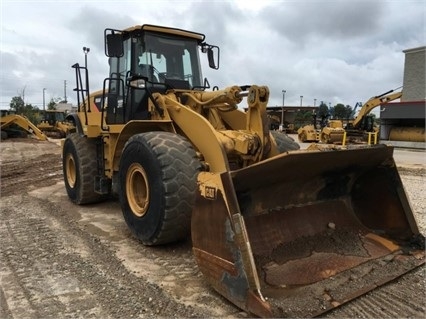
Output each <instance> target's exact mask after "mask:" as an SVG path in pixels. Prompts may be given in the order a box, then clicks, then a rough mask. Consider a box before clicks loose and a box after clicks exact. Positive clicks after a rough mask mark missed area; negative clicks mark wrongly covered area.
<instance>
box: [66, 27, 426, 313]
mask: <svg viewBox="0 0 426 319" xmlns="http://www.w3.org/2000/svg"><path fill="white" fill-rule="evenodd" d="M104 37H105V53H106V55H107V56H108V57H109V65H110V72H109V76H108V77H107V78H106V79H105V80H104V84H103V89H102V96H101V100H102V102H101V103H100V104H99V103H98V105H97V106H94V105H92V104H93V103H91V101H93V100H94V99H95V98H96V99H98V98H99V96H98V94H99V93H97V96H96V97H93V96H91V95H90V94H89V88H88V85H87V83H89V81H88V72H87V68H86V67H81V66H80V65H78V64H75V65H73V68H74V69H75V73H76V77H77V88H76V91H77V92H78V96H79V97H78V105H79V110H78V112H77V113H76V114H71V115H70V116H69V121H72V122H73V123H74V126H75V130H74V132H73V133H71V134H69V135H68V136H67V137H66V139H65V141H64V144H63V172H64V179H65V187H66V191H67V193H68V196H69V198H70V199H71V201H73V202H75V203H76V204H86V203H95V202H99V201H102V200H104V199H107V198H109V197H110V196H113V195H118V198H119V201H120V205H121V209H122V213H123V216H124V220H125V221H126V223H127V225H128V227H129V229H130V230H131V232H132V233H133V234H134V236H136V237H137V238H138V239H139V240H140V241H141V242H142V243H143V244H145V245H159V244H167V243H170V242H174V241H177V240H180V239H183V238H186V237H187V236H188V234H189V233H190V234H191V237H192V244H193V253H194V256H195V260H196V262H197V264H198V266H199V268H200V270H201V271H202V273H203V274H204V276H205V278H206V279H207V280H208V282H210V284H211V285H212V286H213V287H214V288H215V289H216V290H217V291H218V292H219V293H220V294H221V295H223V296H224V297H226V298H227V299H229V300H230V301H231V302H232V303H234V304H235V305H236V306H238V307H240V308H241V309H244V310H245V311H247V312H249V313H250V314H251V315H256V316H265V317H285V316H288V317H303V316H314V315H318V314H320V313H323V312H325V311H327V310H329V309H331V308H334V307H337V306H339V305H341V304H343V303H345V302H347V301H349V300H351V299H353V298H355V297H357V296H359V295H362V294H365V293H366V292H367V291H369V290H371V289H374V288H375V287H377V286H378V285H381V284H383V283H385V282H387V281H390V280H392V279H394V278H396V277H398V276H400V275H402V274H404V273H406V272H407V271H409V270H411V269H413V268H415V267H417V266H419V265H421V264H423V263H424V251H423V248H424V237H423V236H422V235H421V234H420V233H419V230H418V228H417V224H416V220H415V218H414V216H413V212H412V210H411V207H410V204H409V201H408V199H407V195H406V193H405V191H404V188H403V185H402V182H401V179H400V177H399V174H398V171H397V169H396V167H395V162H394V160H393V148H392V147H388V146H386V145H377V146H369V147H357V148H351V147H349V148H347V149H338V148H334V149H333V148H328V149H321V148H318V149H317V150H300V149H299V146H298V144H296V143H295V142H294V141H293V140H292V139H290V138H289V137H288V136H287V135H285V134H283V133H281V132H275V131H273V132H270V131H269V123H268V117H267V112H266V106H267V103H268V98H269V90H268V87H266V86H259V85H244V86H237V85H235V86H230V87H226V88H223V89H219V88H217V87H214V88H213V89H210V85H209V83H208V81H207V80H206V79H204V80H203V78H202V75H201V69H200V65H201V64H200V59H199V56H200V52H201V53H205V54H206V55H207V58H208V62H209V66H210V67H211V68H214V69H217V68H218V67H219V65H218V62H219V59H218V58H219V48H218V47H217V46H214V45H210V44H207V43H206V42H205V41H204V35H203V34H201V33H196V32H190V31H185V30H181V29H175V28H168V27H161V26H153V25H142V26H135V27H131V28H128V29H125V30H114V29H106V30H105V34H104ZM243 100H244V101H245V103H246V105H244V106H242V107H239V104H241V103H242V102H243ZM244 108H246V109H247V111H243V110H244Z"/></svg>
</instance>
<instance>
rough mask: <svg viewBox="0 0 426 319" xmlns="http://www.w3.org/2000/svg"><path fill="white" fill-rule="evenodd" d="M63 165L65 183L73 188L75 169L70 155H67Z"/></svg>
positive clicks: (75, 175) (75, 178)
mask: <svg viewBox="0 0 426 319" xmlns="http://www.w3.org/2000/svg"><path fill="white" fill-rule="evenodd" d="M65 164H66V165H65V174H66V175H67V183H68V185H69V186H70V187H71V188H74V187H75V183H76V180H77V171H76V169H75V161H74V157H73V156H72V154H67V156H66V158H65Z"/></svg>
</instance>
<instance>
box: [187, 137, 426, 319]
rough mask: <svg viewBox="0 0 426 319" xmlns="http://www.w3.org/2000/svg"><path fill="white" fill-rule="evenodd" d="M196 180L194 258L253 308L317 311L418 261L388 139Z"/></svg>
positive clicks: (272, 312) (287, 313) (276, 312)
mask: <svg viewBox="0 0 426 319" xmlns="http://www.w3.org/2000/svg"><path fill="white" fill-rule="evenodd" d="M198 181H199V188H200V195H199V196H198V199H197V205H196V209H195V211H194V212H193V216H192V241H193V251H194V256H195V259H196V261H197V264H198V265H199V268H200V269H201V271H202V273H203V274H204V276H205V277H206V278H207V280H208V281H209V282H210V284H211V285H212V286H213V287H214V288H215V289H216V290H217V291H218V292H219V293H220V294H221V295H223V296H224V297H226V298H227V299H229V300H230V301H231V302H233V303H234V304H235V305H237V306H238V307H240V308H241V309H244V310H246V311H248V312H249V313H251V314H254V315H257V316H262V317H312V316H316V315H319V314H321V313H324V312H326V311H328V310H330V309H332V308H335V307H338V306H339V305H341V304H343V303H345V302H347V301H349V300H351V299H354V298H356V297H358V296H360V295H363V294H365V293H366V292H368V291H370V290H372V289H374V288H376V287H378V286H380V285H383V284H384V283H386V282H388V281H390V280H393V279H394V278H396V277H398V276H401V275H402V274H404V273H406V272H408V271H410V270H412V269H414V268H416V267H418V266H419V265H421V264H423V263H424V261H425V260H424V257H425V256H424V237H423V236H422V235H420V234H419V230H418V228H417V224H416V221H415V218H414V216H413V213H412V210H411V208H410V204H409V202H408V199H407V195H406V193H405V191H404V188H403V185H402V183H401V179H400V176H399V174H398V171H397V169H396V167H395V162H394V160H393V148H392V147H388V146H385V145H375V146H371V147H363V148H353V149H347V150H327V151H320V150H313V151H294V152H289V153H284V154H280V155H278V156H277V157H274V158H272V159H268V160H265V161H263V162H260V163H258V164H255V165H252V166H250V167H247V168H244V169H240V170H237V171H231V172H224V173H221V174H215V173H208V172H203V173H200V175H199V177H198Z"/></svg>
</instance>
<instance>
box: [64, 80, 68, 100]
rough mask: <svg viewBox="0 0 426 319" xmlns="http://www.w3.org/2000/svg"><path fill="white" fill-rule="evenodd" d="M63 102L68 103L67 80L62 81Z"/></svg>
mask: <svg viewBox="0 0 426 319" xmlns="http://www.w3.org/2000/svg"><path fill="white" fill-rule="evenodd" d="M64 102H65V103H68V101H67V80H64Z"/></svg>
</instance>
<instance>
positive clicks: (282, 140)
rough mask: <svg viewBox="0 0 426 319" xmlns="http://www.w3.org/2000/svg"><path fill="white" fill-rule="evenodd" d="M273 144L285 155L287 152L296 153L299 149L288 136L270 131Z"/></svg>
mask: <svg viewBox="0 0 426 319" xmlns="http://www.w3.org/2000/svg"><path fill="white" fill-rule="evenodd" d="M271 134H272V136H273V138H274V139H275V142H276V143H277V148H278V151H279V152H280V153H285V152H288V151H296V150H298V149H300V145H299V144H297V143H296V142H295V141H294V140H293V139H292V138H291V137H290V136H288V135H287V134H285V133H282V132H278V131H271Z"/></svg>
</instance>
